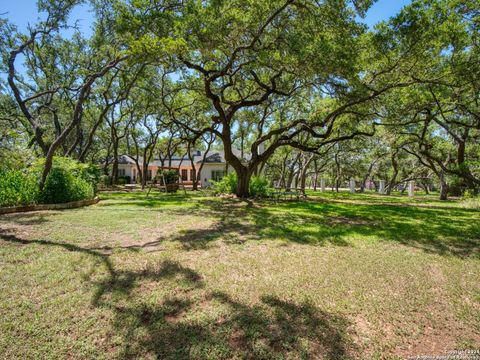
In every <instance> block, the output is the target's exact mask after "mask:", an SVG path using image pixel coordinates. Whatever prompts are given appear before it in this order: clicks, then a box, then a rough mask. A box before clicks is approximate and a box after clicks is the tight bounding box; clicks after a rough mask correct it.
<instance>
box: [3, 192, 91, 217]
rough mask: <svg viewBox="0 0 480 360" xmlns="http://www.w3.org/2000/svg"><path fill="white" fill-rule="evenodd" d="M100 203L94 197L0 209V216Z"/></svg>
mask: <svg viewBox="0 0 480 360" xmlns="http://www.w3.org/2000/svg"><path fill="white" fill-rule="evenodd" d="M99 201H100V198H99V197H98V196H96V197H95V198H93V199H89V200H79V201H72V202H68V203H63V204H37V205H26V206H10V207H3V208H0V215H2V214H11V213H16V212H27V211H39V210H62V209H74V208H78V207H82V206H88V205H93V204H96V203H98V202H99Z"/></svg>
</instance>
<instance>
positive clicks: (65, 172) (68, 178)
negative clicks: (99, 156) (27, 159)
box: [33, 156, 100, 204]
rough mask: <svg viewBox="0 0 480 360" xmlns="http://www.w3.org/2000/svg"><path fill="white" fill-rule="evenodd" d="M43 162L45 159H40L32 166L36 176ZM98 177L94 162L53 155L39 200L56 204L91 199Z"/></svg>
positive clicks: (98, 173)
mask: <svg viewBox="0 0 480 360" xmlns="http://www.w3.org/2000/svg"><path fill="white" fill-rule="evenodd" d="M44 163H45V160H44V159H40V160H39V161H37V163H36V164H35V165H34V167H33V169H34V171H36V172H37V174H38V176H40V174H41V172H42V170H43V165H44ZM99 179H100V171H99V169H98V167H97V166H95V165H94V164H83V163H80V162H78V161H76V160H73V159H70V158H65V157H57V156H55V157H54V158H53V165H52V169H51V170H50V173H49V174H48V176H47V180H46V181H45V186H44V188H43V190H42V192H41V193H40V196H39V201H40V202H42V203H45V204H58V203H65V202H70V201H78V200H86V199H92V198H93V197H94V196H95V192H96V186H97V183H98V181H99Z"/></svg>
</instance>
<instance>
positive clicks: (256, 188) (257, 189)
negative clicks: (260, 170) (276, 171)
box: [248, 176, 271, 198]
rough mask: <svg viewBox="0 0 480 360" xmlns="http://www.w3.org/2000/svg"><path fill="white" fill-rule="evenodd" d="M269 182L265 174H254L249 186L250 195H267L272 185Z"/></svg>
mask: <svg viewBox="0 0 480 360" xmlns="http://www.w3.org/2000/svg"><path fill="white" fill-rule="evenodd" d="M268 184H269V181H268V179H267V178H265V177H263V176H252V178H251V179H250V184H249V187H248V191H249V193H250V196H253V197H256V198H261V197H267V196H268V195H269V193H270V192H271V189H270V186H269V185H268Z"/></svg>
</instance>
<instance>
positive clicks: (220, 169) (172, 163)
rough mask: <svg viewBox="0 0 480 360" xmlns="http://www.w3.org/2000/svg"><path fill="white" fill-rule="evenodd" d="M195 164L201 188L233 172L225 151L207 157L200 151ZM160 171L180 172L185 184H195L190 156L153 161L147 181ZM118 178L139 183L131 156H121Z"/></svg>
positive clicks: (196, 155)
mask: <svg viewBox="0 0 480 360" xmlns="http://www.w3.org/2000/svg"><path fill="white" fill-rule="evenodd" d="M235 152H236V151H235ZM193 162H194V166H195V170H196V173H197V176H199V181H198V185H199V186H204V187H205V186H210V185H212V180H214V181H219V180H221V179H222V178H223V177H224V176H225V174H226V173H227V172H232V171H233V169H232V167H230V166H228V165H227V162H226V161H225V154H224V152H223V151H210V152H209V153H207V154H206V155H205V153H204V152H202V151H199V150H198V151H196V152H195V154H194V155H193ZM202 164H203V166H202ZM139 165H140V167H142V166H143V159H142V158H140V159H139ZM200 168H201V170H200ZM160 169H163V170H168V169H174V170H178V173H179V175H180V180H181V182H182V183H183V184H185V185H192V183H193V180H194V179H193V176H194V175H193V168H192V163H191V161H190V159H189V158H188V156H183V157H182V156H172V157H171V158H167V159H165V160H164V161H163V162H162V161H161V160H160V159H153V160H152V161H150V163H149V164H148V171H147V181H151V180H152V179H153V178H154V177H155V175H156V174H157V172H158V170H160ZM199 170H200V171H201V172H200V174H198V171H199ZM118 176H128V177H130V182H131V183H136V182H137V178H138V169H137V166H136V164H135V161H134V160H133V159H132V158H131V157H130V156H128V155H121V156H119V159H118Z"/></svg>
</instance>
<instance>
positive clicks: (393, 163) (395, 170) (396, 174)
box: [386, 152, 398, 195]
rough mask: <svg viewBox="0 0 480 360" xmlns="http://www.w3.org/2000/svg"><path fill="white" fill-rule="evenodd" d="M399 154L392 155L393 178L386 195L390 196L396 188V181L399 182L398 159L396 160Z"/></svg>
mask: <svg viewBox="0 0 480 360" xmlns="http://www.w3.org/2000/svg"><path fill="white" fill-rule="evenodd" d="M396 155H397V153H396V152H395V153H393V154H392V167H393V175H392V178H391V179H390V182H389V183H388V187H387V191H386V194H387V195H390V194H391V193H392V190H393V187H394V186H395V181H396V180H397V176H398V162H397V159H395V156H396Z"/></svg>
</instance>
